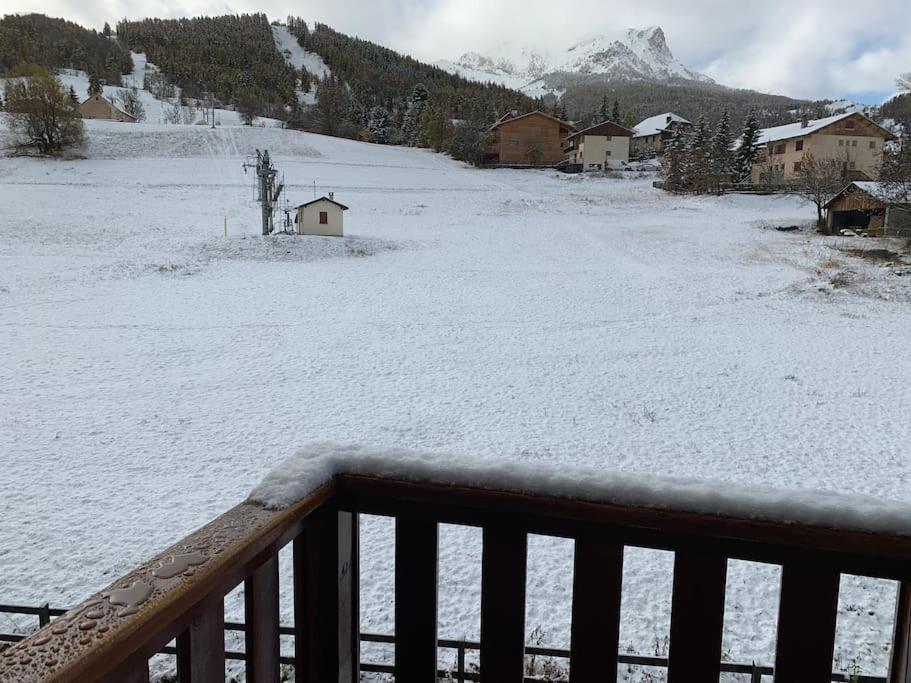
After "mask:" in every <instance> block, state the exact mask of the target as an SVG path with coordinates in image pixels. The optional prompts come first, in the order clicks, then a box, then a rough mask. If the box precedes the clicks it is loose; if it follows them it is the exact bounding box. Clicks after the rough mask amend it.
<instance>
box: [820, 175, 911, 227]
mask: <svg viewBox="0 0 911 683" xmlns="http://www.w3.org/2000/svg"><path fill="white" fill-rule="evenodd" d="M825 209H826V227H827V228H828V229H829V231H830V232H835V233H837V232H838V231H839V230H862V231H864V232H866V234H868V235H872V236H877V235H883V234H891V235H897V236H908V237H911V204H909V203H902V202H898V201H895V200H894V199H893V198H891V197H890V196H889V193H888V192H887V191H886V189H885V188H884V187H883V185H882V184H881V183H877V182H872V181H866V182H865V181H855V182H852V183H849V184H848V185H846V186H845V187H844V189H843V190H842V191H841V192H839V193H838V194H836V195H835V196H834V197H832V199H830V200H829V201H828V202H827V203H826V206H825Z"/></svg>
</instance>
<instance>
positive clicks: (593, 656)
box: [0, 470, 911, 683]
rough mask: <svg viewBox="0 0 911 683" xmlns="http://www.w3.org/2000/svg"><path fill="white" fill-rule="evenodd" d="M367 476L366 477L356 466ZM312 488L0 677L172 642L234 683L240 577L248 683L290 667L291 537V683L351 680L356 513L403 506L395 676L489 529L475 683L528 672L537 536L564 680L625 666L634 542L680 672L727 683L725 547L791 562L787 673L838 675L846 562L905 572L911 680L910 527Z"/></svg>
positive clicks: (583, 680) (105, 675)
mask: <svg viewBox="0 0 911 683" xmlns="http://www.w3.org/2000/svg"><path fill="white" fill-rule="evenodd" d="M361 471H362V470H361ZM327 477H328V478H327V480H326V481H325V482H324V483H322V485H320V486H318V487H317V488H315V489H313V490H312V492H311V493H309V494H308V495H307V496H306V497H305V498H304V499H303V500H300V501H298V502H296V503H294V504H292V505H290V506H288V507H286V508H284V509H280V510H270V509H267V508H265V507H263V506H262V505H260V504H257V503H253V502H246V503H243V504H241V505H238V506H236V507H235V508H233V509H231V510H229V511H228V512H227V513H225V514H224V515H222V516H221V517H219V518H218V519H216V520H214V521H213V522H211V523H210V524H207V525H206V526H205V527H203V528H201V529H199V530H198V531H196V532H195V533H193V534H191V535H190V536H188V537H187V538H185V539H184V540H182V541H180V542H179V543H177V544H176V545H174V546H172V547H171V548H169V549H168V550H167V551H165V552H164V553H161V554H160V555H158V556H157V557H155V558H154V559H153V560H151V561H150V562H147V563H146V564H144V565H142V566H141V567H139V568H137V569H135V570H134V571H132V572H130V573H129V574H127V575H126V576H124V577H123V578H122V579H119V580H117V581H115V582H114V583H113V584H112V585H111V586H109V587H108V588H107V589H105V590H103V591H101V592H100V593H98V594H96V595H95V596H93V597H91V598H89V599H88V600H86V601H84V602H83V603H82V604H80V605H78V606H77V607H75V608H74V609H72V610H70V611H69V612H67V613H66V614H64V615H63V616H60V617H58V618H56V619H55V620H53V621H51V622H50V623H48V624H47V625H45V626H44V627H43V628H41V629H40V630H39V631H37V632H36V633H34V634H33V635H31V636H29V637H28V638H26V639H24V640H22V641H21V642H19V643H16V644H14V645H13V646H11V647H10V648H8V649H7V650H5V651H4V652H3V653H2V654H0V681H2V682H3V683H28V682H30V681H87V682H88V681H112V682H113V681H117V682H122V683H133V682H140V681H141V682H143V683H144V682H145V681H147V680H148V677H149V673H148V660H149V658H150V657H151V656H152V655H153V654H155V653H156V652H159V651H161V650H162V649H163V648H164V647H165V646H167V644H168V643H169V642H170V641H172V640H175V639H176V653H177V668H178V677H179V680H180V681H181V683H191V682H192V683H202V682H205V683H212V682H213V681H221V680H223V676H224V671H225V647H224V645H225V641H224V629H225V620H224V598H225V596H226V595H227V594H228V593H229V592H230V591H231V590H232V589H234V588H235V587H236V586H238V585H240V584H241V583H243V584H244V588H245V590H244V595H245V617H246V618H245V623H246V625H245V628H244V633H245V641H246V654H245V666H246V675H247V680H248V681H251V682H257V683H258V682H263V681H267V682H269V683H272V682H273V681H278V680H279V678H280V675H279V674H280V670H279V667H280V661H281V659H280V648H279V637H280V625H279V599H280V591H279V571H278V552H279V550H280V549H281V548H282V547H284V546H285V545H287V544H289V543H290V544H292V545H293V553H292V554H293V570H294V571H293V582H294V586H293V589H294V590H293V595H294V623H293V627H292V633H293V638H294V643H295V647H294V659H293V661H294V668H295V676H296V681H298V683H303V682H306V683H327V682H330V681H331V682H335V681H337V682H338V683H355V682H356V681H357V680H358V679H359V660H360V658H359V646H360V640H361V638H360V634H359V624H358V614H359V606H358V515H359V514H360V513H365V514H376V515H388V516H392V517H394V518H395V523H396V529H395V568H396V573H395V637H394V651H395V659H394V675H395V680H396V683H428V682H432V681H435V680H436V676H437V648H438V636H437V585H438V547H437V546H438V525H439V524H440V523H457V524H467V525H474V526H478V527H480V528H481V529H482V530H483V556H482V579H481V584H482V586H481V587H482V593H481V638H480V680H481V681H482V682H484V683H519V682H520V681H522V680H523V674H524V659H525V654H526V644H525V580H526V554H527V536H528V534H529V533H534V534H544V535H551V536H558V537H566V538H571V539H574V541H575V566H574V577H573V603H572V626H571V645H570V652H569V667H570V680H571V681H572V683H594V682H595V681H598V682H603V681H604V680H606V679H605V674H604V672H605V671H611V672H613V671H616V670H617V663H618V661H619V655H618V640H619V626H620V595H621V585H622V575H623V549H624V547H625V546H636V547H644V548H656V549H662V550H669V551H673V552H674V553H675V563H674V575H673V597H672V606H671V614H670V624H671V626H670V649H669V652H668V658H667V676H668V681H669V682H670V683H701V682H709V681H718V678H719V673H720V671H721V668H722V665H721V659H722V652H721V643H722V628H723V616H724V600H725V582H726V575H727V562H728V560H729V559H741V560H750V561H758V562H766V563H774V564H777V565H780V566H781V568H782V571H781V592H780V603H779V611H778V630H777V639H776V643H777V645H776V648H777V651H776V656H775V662H774V672H775V681H776V683H829V682H830V681H832V680H833V678H838V679H840V680H844V677H843V676H838V677H834V676H833V672H832V660H833V649H834V642H835V622H836V614H837V606H838V593H839V579H840V574H841V573H850V574H857V575H861V576H869V577H877V578H885V579H892V580H897V581H898V582H899V596H898V602H897V604H898V608H897V612H896V617H895V625H894V635H893V642H892V651H891V668H890V671H889V674H888V680H889V682H890V683H911V669H909V650H911V537H909V536H907V535H902V534H898V533H894V532H884V531H880V532H870V531H863V530H861V529H851V528H847V529H845V528H843V529H841V530H835V529H832V528H827V527H826V526H823V525H817V524H809V523H793V522H792V523H782V522H775V521H768V520H762V519H756V518H752V517H748V516H746V515H733V514H729V513H728V512H726V511H724V510H725V509H724V506H720V507H721V509H722V511H721V512H718V513H717V514H704V513H699V512H693V511H688V510H686V509H681V508H685V507H686V506H676V507H668V506H666V505H665V506H664V507H663V508H661V509H658V508H651V507H646V506H638V505H630V504H619V503H616V502H598V501H597V500H578V499H571V498H566V497H558V496H556V495H544V494H540V493H538V494H529V493H520V492H516V491H504V490H496V487H491V486H487V485H484V486H482V485H468V484H465V483H463V484H462V485H446V484H442V483H417V482H414V481H407V480H405V479H406V478H401V477H399V478H396V477H393V476H389V475H388V474H387V475H386V476H383V477H380V476H375V475H368V474H363V473H361V474H352V473H344V472H336V473H334V474H332V475H327Z"/></svg>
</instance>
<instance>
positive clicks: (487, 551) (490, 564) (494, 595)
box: [481, 524, 528, 683]
mask: <svg viewBox="0 0 911 683" xmlns="http://www.w3.org/2000/svg"><path fill="white" fill-rule="evenodd" d="M527 544H528V536H527V534H526V532H525V530H524V529H522V528H520V527H516V526H506V525H500V524H492V525H490V526H485V527H484V549H483V554H482V560H481V681H482V683H522V680H523V674H524V668H525V570H526V561H527V555H526V549H527Z"/></svg>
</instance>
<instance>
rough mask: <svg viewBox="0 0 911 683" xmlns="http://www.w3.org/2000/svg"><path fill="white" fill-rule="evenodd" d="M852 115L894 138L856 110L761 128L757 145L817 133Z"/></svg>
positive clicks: (890, 138) (892, 138)
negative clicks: (805, 121) (805, 122)
mask: <svg viewBox="0 0 911 683" xmlns="http://www.w3.org/2000/svg"><path fill="white" fill-rule="evenodd" d="M852 116H859V117H861V118H862V119H864V120H866V121H868V122H869V123H870V124H872V125H874V126H876V127H877V128H879V129H881V130H882V131H883V133H885V135H883V137H884V138H886V139H887V140H894V139H895V136H894V135H893V134H892V133H891V132H889V131H888V130H886V129H885V128H883V127H882V126H880V125H879V124H878V123H876V122H875V121H873V120H872V119H869V118H867V117H866V116H864V115H863V114H860V113H858V112H856V111H855V112H848V113H846V114H836V115H835V116H827V117H825V118H822V119H812V120H810V121H807V125H806V126H804V125H803V122H802V121H796V122H794V123H787V124H785V125H783V126H775V127H774V128H763V129H762V130H760V131H759V137H758V138H757V139H756V144H757V145H764V144H767V143H769V142H777V141H779V140H790V139H791V138H799V137H803V136H804V135H810V134H812V133H817V132H819V131H821V130H822V129H823V128H827V127H829V126H831V125H832V124H833V123H838V122H839V121H843V120H844V119H848V118H851V117H852Z"/></svg>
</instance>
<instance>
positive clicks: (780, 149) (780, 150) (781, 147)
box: [775, 145, 787, 154]
mask: <svg viewBox="0 0 911 683" xmlns="http://www.w3.org/2000/svg"><path fill="white" fill-rule="evenodd" d="M785 147H787V145H775V154H784V150H785Z"/></svg>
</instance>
